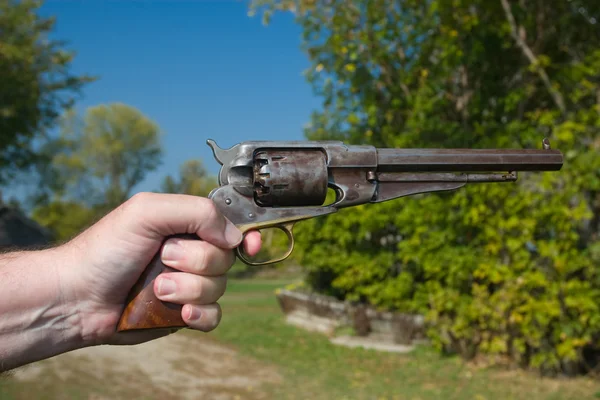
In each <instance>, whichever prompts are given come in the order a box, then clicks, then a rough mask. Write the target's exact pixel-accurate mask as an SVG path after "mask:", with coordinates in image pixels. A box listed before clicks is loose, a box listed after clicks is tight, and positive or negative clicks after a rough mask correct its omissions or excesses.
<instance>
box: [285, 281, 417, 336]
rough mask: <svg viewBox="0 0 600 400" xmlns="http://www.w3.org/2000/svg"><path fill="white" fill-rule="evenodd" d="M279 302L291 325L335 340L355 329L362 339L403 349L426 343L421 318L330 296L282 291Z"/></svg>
mask: <svg viewBox="0 0 600 400" xmlns="http://www.w3.org/2000/svg"><path fill="white" fill-rule="evenodd" d="M277 300H278V301H279V305H280V307H281V309H282V311H283V312H284V313H285V314H286V318H287V321H288V322H289V323H291V324H294V325H296V326H301V327H303V328H305V329H308V330H312V331H318V332H322V333H325V334H327V335H329V336H333V335H334V334H335V332H336V330H337V329H339V328H343V327H352V328H353V329H354V332H355V334H356V335H358V336H363V337H365V336H369V337H371V338H373V339H375V340H379V341H382V342H389V343H395V344H402V345H412V344H415V343H418V342H421V341H424V340H425V321H424V318H423V316H421V315H412V314H402V313H393V312H380V311H377V310H375V309H373V308H370V307H366V306H364V305H353V304H351V303H348V302H343V301H339V300H337V299H335V298H332V297H329V296H323V295H319V294H314V293H311V294H308V293H302V292H296V291H291V290H279V291H278V292H277Z"/></svg>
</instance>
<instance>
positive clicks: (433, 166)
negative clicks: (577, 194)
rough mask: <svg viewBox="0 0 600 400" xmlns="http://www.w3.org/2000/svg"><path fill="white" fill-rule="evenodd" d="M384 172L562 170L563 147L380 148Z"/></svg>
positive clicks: (379, 161)
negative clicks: (502, 148)
mask: <svg viewBox="0 0 600 400" xmlns="http://www.w3.org/2000/svg"><path fill="white" fill-rule="evenodd" d="M377 158H378V171H380V172H428V171H436V172H440V171H444V172H460V171H471V172H474V171H479V172H497V171H558V170H560V169H561V168H562V165H563V156H562V153H561V152H560V151H559V150H551V149H547V150H535V149H523V150H521V149H517V150H499V149H377Z"/></svg>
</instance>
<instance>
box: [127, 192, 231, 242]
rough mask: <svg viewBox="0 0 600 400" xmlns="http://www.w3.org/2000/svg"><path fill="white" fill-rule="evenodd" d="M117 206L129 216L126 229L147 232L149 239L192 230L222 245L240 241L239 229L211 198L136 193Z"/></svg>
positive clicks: (203, 237) (204, 238)
mask: <svg viewBox="0 0 600 400" xmlns="http://www.w3.org/2000/svg"><path fill="white" fill-rule="evenodd" d="M121 209H122V211H123V212H124V213H129V214H130V215H131V218H128V225H130V226H129V227H128V228H129V231H131V232H140V233H141V234H146V235H150V236H151V237H152V238H153V239H160V238H162V237H165V236H170V235H174V234H182V233H195V234H197V235H198V236H199V237H200V238H202V239H203V240H206V241H208V242H210V243H212V244H214V245H216V246H219V247H223V248H234V247H237V246H238V245H239V244H240V243H241V241H242V232H241V231H240V230H239V229H238V228H237V227H236V226H235V225H234V224H233V223H231V221H229V220H228V219H227V218H225V217H224V216H223V214H221V213H220V212H219V210H218V209H217V207H216V206H215V203H214V202H213V201H212V200H210V199H207V198H205V197H198V196H190V195H184V194H167V193H139V194H136V195H135V196H133V197H132V198H131V199H130V200H128V201H127V202H126V203H125V204H123V206H122V207H121ZM140 221H142V223H141V224H140ZM140 227H141V231H140Z"/></svg>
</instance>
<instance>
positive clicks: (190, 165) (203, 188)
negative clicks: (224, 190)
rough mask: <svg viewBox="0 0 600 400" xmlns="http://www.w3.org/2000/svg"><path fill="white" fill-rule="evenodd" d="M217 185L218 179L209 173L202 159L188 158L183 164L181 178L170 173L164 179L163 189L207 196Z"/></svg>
mask: <svg viewBox="0 0 600 400" xmlns="http://www.w3.org/2000/svg"><path fill="white" fill-rule="evenodd" d="M216 187H218V183H217V179H216V178H215V177H213V176H209V175H208V171H207V170H206V168H204V164H203V163H202V160H188V161H186V162H184V163H183V164H182V165H181V167H180V170H179V178H175V177H172V176H170V175H169V176H167V177H166V178H165V179H164V181H163V185H162V191H163V192H165V193H182V194H190V195H193V196H203V197H206V196H208V195H209V193H210V192H211V190H213V189H214V188H216Z"/></svg>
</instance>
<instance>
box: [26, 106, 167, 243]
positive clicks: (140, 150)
mask: <svg viewBox="0 0 600 400" xmlns="http://www.w3.org/2000/svg"><path fill="white" fill-rule="evenodd" d="M44 151H45V152H46V154H48V157H49V158H50V159H51V167H50V168H48V169H47V170H46V171H45V172H44V175H45V180H46V181H48V182H50V185H49V186H48V187H45V188H44V189H46V190H45V193H44V196H43V197H41V198H40V199H38V206H37V207H36V208H35V209H34V212H33V215H34V217H36V218H37V220H38V222H40V223H41V224H43V225H45V226H48V227H54V228H55V229H57V230H58V231H59V233H60V232H62V233H64V234H65V235H66V234H67V232H68V234H73V233H76V232H77V231H79V230H80V229H81V228H83V227H84V226H85V225H87V224H89V223H90V222H92V221H93V220H94V219H96V218H98V217H99V216H101V215H103V214H104V213H106V212H107V211H109V210H111V209H113V208H115V207H116V206H118V205H120V204H121V203H123V202H124V201H125V200H127V199H128V198H129V197H130V196H131V194H132V190H133V189H134V187H135V186H136V185H137V184H139V183H141V182H142V181H143V180H144V178H145V177H146V175H147V174H148V172H151V171H154V170H156V169H157V168H158V167H159V166H160V165H161V159H162V154H163V153H162V146H161V143H160V129H159V127H158V125H157V124H156V123H155V122H154V121H152V120H151V119H149V118H148V117H147V116H145V115H144V114H142V113H141V112H140V111H139V110H137V109H136V108H134V107H131V106H128V105H125V104H121V103H114V104H108V105H99V106H95V107H90V108H88V109H87V110H86V112H85V115H84V117H83V118H80V117H79V116H78V115H77V114H76V113H75V112H74V111H73V110H70V111H69V112H68V113H66V114H65V115H64V117H63V118H62V120H61V132H60V135H59V137H58V138H56V139H55V140H53V141H51V142H49V143H48V144H47V145H46V146H45V148H44ZM73 209H76V210H77V212H75V213H71V211H72V210H73Z"/></svg>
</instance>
